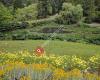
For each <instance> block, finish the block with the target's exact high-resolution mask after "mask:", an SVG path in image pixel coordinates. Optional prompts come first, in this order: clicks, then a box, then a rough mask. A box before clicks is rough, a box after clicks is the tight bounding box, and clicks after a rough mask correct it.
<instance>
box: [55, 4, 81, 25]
mask: <svg viewBox="0 0 100 80" xmlns="http://www.w3.org/2000/svg"><path fill="white" fill-rule="evenodd" d="M62 9H63V10H62V11H61V12H60V13H59V15H58V16H57V18H56V22H58V23H62V24H75V23H77V22H79V21H80V20H81V19H82V17H83V9H82V7H81V5H76V6H73V5H72V4H71V3H64V4H63V6H62Z"/></svg>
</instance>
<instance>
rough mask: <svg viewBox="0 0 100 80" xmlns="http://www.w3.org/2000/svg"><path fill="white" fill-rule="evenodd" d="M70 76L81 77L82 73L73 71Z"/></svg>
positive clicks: (76, 70)
mask: <svg viewBox="0 0 100 80" xmlns="http://www.w3.org/2000/svg"><path fill="white" fill-rule="evenodd" d="M70 75H71V76H73V77H81V76H82V73H81V71H80V70H79V69H73V70H71V71H70Z"/></svg>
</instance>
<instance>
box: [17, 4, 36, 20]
mask: <svg viewBox="0 0 100 80" xmlns="http://www.w3.org/2000/svg"><path fill="white" fill-rule="evenodd" d="M36 5H37V4H32V5H29V6H28V7H24V8H21V9H17V10H16V14H15V18H16V19H17V20H18V21H28V20H35V19H36V17H37V8H36Z"/></svg>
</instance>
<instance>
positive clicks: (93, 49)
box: [0, 40, 100, 56]
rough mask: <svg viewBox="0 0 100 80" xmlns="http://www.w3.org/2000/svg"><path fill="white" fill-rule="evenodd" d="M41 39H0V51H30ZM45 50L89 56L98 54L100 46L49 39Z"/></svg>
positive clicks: (59, 53) (53, 52) (40, 42)
mask: <svg viewBox="0 0 100 80" xmlns="http://www.w3.org/2000/svg"><path fill="white" fill-rule="evenodd" d="M44 42H45V41H43V40H26V41H0V51H7V52H15V51H16V52H17V51H22V50H25V49H27V50H29V51H30V52H32V51H33V50H34V49H35V48H36V46H39V45H41V44H43V43H44ZM45 50H46V52H47V53H48V54H56V55H66V54H68V55H80V56H81V55H84V56H90V55H95V54H100V46H97V45H92V44H83V43H74V42H65V41H51V42H50V43H49V44H48V45H47V46H46V47H45Z"/></svg>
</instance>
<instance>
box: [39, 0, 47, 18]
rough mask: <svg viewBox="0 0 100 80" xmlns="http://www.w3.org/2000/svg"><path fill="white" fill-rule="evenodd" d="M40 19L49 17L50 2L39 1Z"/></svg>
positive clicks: (45, 0)
mask: <svg viewBox="0 0 100 80" xmlns="http://www.w3.org/2000/svg"><path fill="white" fill-rule="evenodd" d="M37 9H38V16H37V17H38V18H46V17H47V15H48V0H38V5H37Z"/></svg>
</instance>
